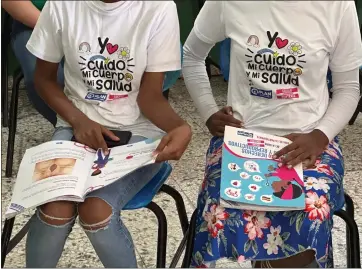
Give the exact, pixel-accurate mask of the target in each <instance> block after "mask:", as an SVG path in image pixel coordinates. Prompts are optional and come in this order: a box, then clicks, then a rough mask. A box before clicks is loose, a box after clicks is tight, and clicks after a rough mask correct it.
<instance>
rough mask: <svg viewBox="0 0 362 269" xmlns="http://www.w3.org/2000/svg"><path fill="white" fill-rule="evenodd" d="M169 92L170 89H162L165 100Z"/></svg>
mask: <svg viewBox="0 0 362 269" xmlns="http://www.w3.org/2000/svg"><path fill="white" fill-rule="evenodd" d="M169 93H170V89H167V90H165V91H163V93H162V94H163V97H165V98H166V99H167V100H168V99H169V98H168V96H169Z"/></svg>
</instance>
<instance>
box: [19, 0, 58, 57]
mask: <svg viewBox="0 0 362 269" xmlns="http://www.w3.org/2000/svg"><path fill="white" fill-rule="evenodd" d="M59 3H61V2H55V1H47V2H46V4H45V6H44V8H43V10H42V12H41V13H40V17H39V19H38V21H37V23H36V25H35V28H34V30H33V33H32V34H31V37H30V39H29V41H28V43H27V45H26V48H27V49H28V50H29V51H30V52H31V53H32V54H33V55H34V56H35V57H37V58H39V59H42V60H44V61H47V62H52V63H59V62H60V61H61V60H62V58H63V56H64V52H63V47H62V34H61V27H60V23H59V21H58V16H57V14H56V12H55V5H57V4H59Z"/></svg>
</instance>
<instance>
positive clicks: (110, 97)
mask: <svg viewBox="0 0 362 269" xmlns="http://www.w3.org/2000/svg"><path fill="white" fill-rule="evenodd" d="M127 97H128V94H110V95H108V101H113V100H118V99H123V98H127Z"/></svg>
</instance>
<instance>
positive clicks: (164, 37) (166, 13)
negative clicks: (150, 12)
mask: <svg viewBox="0 0 362 269" xmlns="http://www.w3.org/2000/svg"><path fill="white" fill-rule="evenodd" d="M167 2H168V3H167V6H166V8H165V9H164V10H163V12H162V14H161V15H160V18H159V19H158V21H157V26H156V27H155V30H154V32H153V34H152V35H151V38H150V41H149V44H148V49H147V67H146V70H145V71H146V72H167V71H175V70H180V69H181V50H180V26H179V22H178V15H177V8H176V4H175V3H174V2H170V1H167Z"/></svg>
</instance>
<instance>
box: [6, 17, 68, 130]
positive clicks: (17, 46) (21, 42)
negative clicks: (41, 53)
mask: <svg viewBox="0 0 362 269" xmlns="http://www.w3.org/2000/svg"><path fill="white" fill-rule="evenodd" d="M32 32H33V29H31V28H29V27H27V26H25V25H23V24H22V23H20V22H18V21H14V23H13V29H12V33H11V35H12V36H11V45H12V49H13V51H14V54H15V56H16V58H17V60H18V62H19V64H20V67H21V70H22V72H23V74H24V80H25V88H26V92H27V95H28V98H29V100H30V101H31V103H32V104H33V106H34V108H35V109H36V110H37V111H38V112H39V113H40V114H41V115H42V116H43V117H44V118H45V119H46V120H48V121H49V122H50V123H51V124H52V125H53V126H55V124H56V123H57V117H56V113H55V112H54V111H53V110H52V109H51V108H50V107H49V106H48V105H47V104H46V103H45V102H44V101H43V99H41V97H40V96H39V95H38V93H37V92H36V90H35V86H34V73H35V63H36V57H35V56H34V55H33V54H31V53H30V52H29V51H28V50H27V48H26V44H27V42H28V40H29V39H30V36H31V33H32ZM58 83H59V84H60V85H62V86H64V74H63V64H60V65H59V69H58Z"/></svg>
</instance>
